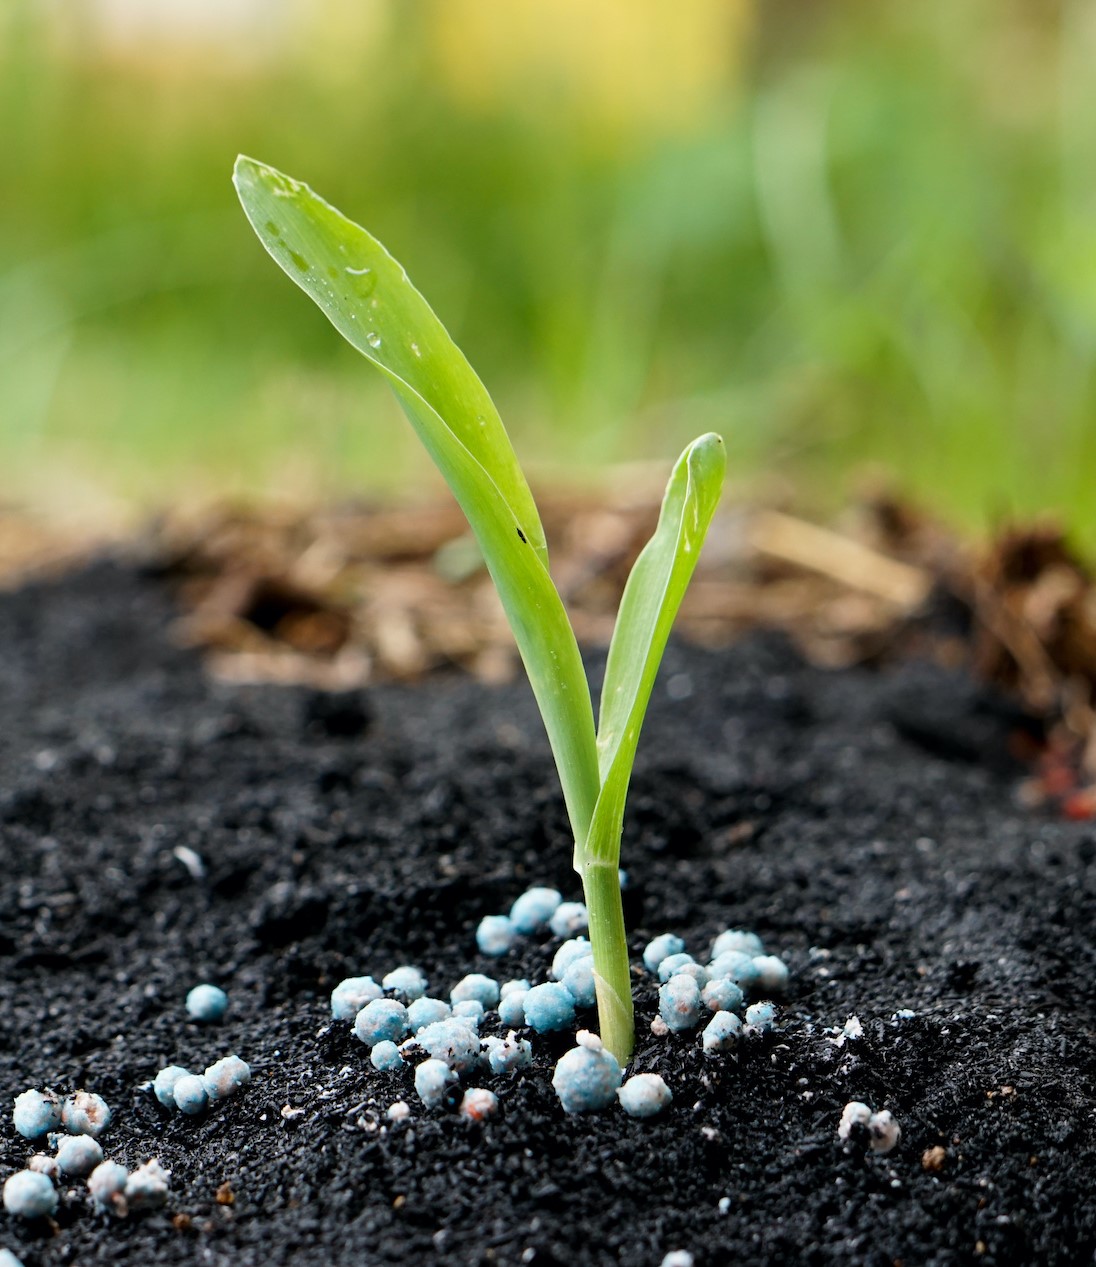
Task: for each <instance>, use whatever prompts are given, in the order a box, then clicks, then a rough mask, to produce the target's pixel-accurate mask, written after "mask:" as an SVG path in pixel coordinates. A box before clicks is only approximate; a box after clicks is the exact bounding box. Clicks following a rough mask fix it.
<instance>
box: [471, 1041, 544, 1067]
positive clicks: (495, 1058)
mask: <svg viewBox="0 0 1096 1267" xmlns="http://www.w3.org/2000/svg"><path fill="white" fill-rule="evenodd" d="M483 1047H484V1051H485V1052H486V1053H487V1063H488V1064H489V1065H490V1066H491V1072H492V1073H512V1072H513V1071H514V1070H515V1069H523V1068H525V1066H527V1065H531V1064H532V1063H533V1044H532V1043H530V1042H529V1040H528V1039H527V1038H518V1036H517V1035H516V1034H513V1033H511V1034H510V1035H509V1037H507V1038H494V1037H492V1038H485V1039H484V1040H483Z"/></svg>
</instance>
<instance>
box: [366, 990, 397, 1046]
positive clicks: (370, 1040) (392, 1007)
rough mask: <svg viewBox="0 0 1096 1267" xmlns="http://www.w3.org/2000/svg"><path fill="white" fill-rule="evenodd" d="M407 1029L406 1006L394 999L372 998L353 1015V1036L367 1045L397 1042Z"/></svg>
mask: <svg viewBox="0 0 1096 1267" xmlns="http://www.w3.org/2000/svg"><path fill="white" fill-rule="evenodd" d="M407 1030H408V1021H407V1008H405V1007H404V1005H403V1004H402V1003H398V1002H397V1001H396V1000H395V999H373V1000H372V1001H371V1002H369V1003H367V1004H366V1005H365V1007H363V1008H362V1010H361V1011H360V1012H359V1013H358V1014H357V1016H355V1017H354V1037H355V1038H357V1039H358V1040H359V1041H360V1042H363V1043H365V1045H366V1046H367V1047H372V1046H374V1044H376V1043H382V1042H384V1041H385V1039H387V1040H388V1041H389V1042H392V1043H396V1042H399V1040H400V1039H401V1038H403V1037H404V1035H406V1033H407Z"/></svg>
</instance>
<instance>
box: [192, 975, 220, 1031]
mask: <svg viewBox="0 0 1096 1267" xmlns="http://www.w3.org/2000/svg"><path fill="white" fill-rule="evenodd" d="M186 1010H187V1014H188V1015H189V1016H190V1017H191V1018H192V1019H193V1020H195V1021H202V1022H203V1023H204V1024H209V1023H211V1022H213V1021H219V1020H220V1019H221V1018H222V1017H223V1016H224V1014H225V1013H226V1012H227V1011H228V995H227V994H225V992H224V990H222V989H221V988H220V987H219V986H215V985H196V986H195V987H194V989H193V990H191V991H190V993H189V994H188V995H187V996H186Z"/></svg>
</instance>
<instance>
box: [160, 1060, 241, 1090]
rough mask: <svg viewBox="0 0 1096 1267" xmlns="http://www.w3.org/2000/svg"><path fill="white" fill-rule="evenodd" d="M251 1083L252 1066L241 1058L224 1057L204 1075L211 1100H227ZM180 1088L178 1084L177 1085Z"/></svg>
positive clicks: (203, 1079)
mask: <svg viewBox="0 0 1096 1267" xmlns="http://www.w3.org/2000/svg"><path fill="white" fill-rule="evenodd" d="M250 1081H251V1066H250V1065H249V1064H248V1063H247V1061H246V1060H241V1059H240V1057H239V1056H223V1057H222V1058H221V1059H220V1060H215V1061H214V1062H213V1064H211V1065H210V1066H209V1067H208V1068H207V1069H206V1071H205V1073H204V1074H202V1082H203V1084H204V1085H205V1089H206V1094H207V1095H208V1096H209V1098H210V1099H211V1100H227V1099H228V1098H229V1096H232V1095H235V1094H236V1093H237V1092H238V1091H242V1090H243V1089H244V1087H246V1086H247V1085H248V1084H249V1083H250ZM176 1086H178V1083H176Z"/></svg>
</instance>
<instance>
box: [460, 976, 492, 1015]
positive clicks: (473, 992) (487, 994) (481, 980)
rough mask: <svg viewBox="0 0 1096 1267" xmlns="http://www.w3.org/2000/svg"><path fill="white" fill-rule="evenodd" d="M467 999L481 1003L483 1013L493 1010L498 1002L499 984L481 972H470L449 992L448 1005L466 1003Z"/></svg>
mask: <svg viewBox="0 0 1096 1267" xmlns="http://www.w3.org/2000/svg"><path fill="white" fill-rule="evenodd" d="M469 999H475V1001H476V1002H477V1003H482V1004H483V1008H484V1011H487V1010H488V1009H489V1008H493V1007H494V1006H495V1005H496V1004H497V1003H498V1001H499V983H498V982H497V981H496V980H495V979H494V977H485V976H484V975H483V973H482V972H470V973H469V974H468V976H466V977H461V979H460V980H459V981H458V982H457V984H456V985H455V986H454V987H453V988H452V990H450V991H449V1001H450V1003H466V1002H467V1001H468V1000H469Z"/></svg>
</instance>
